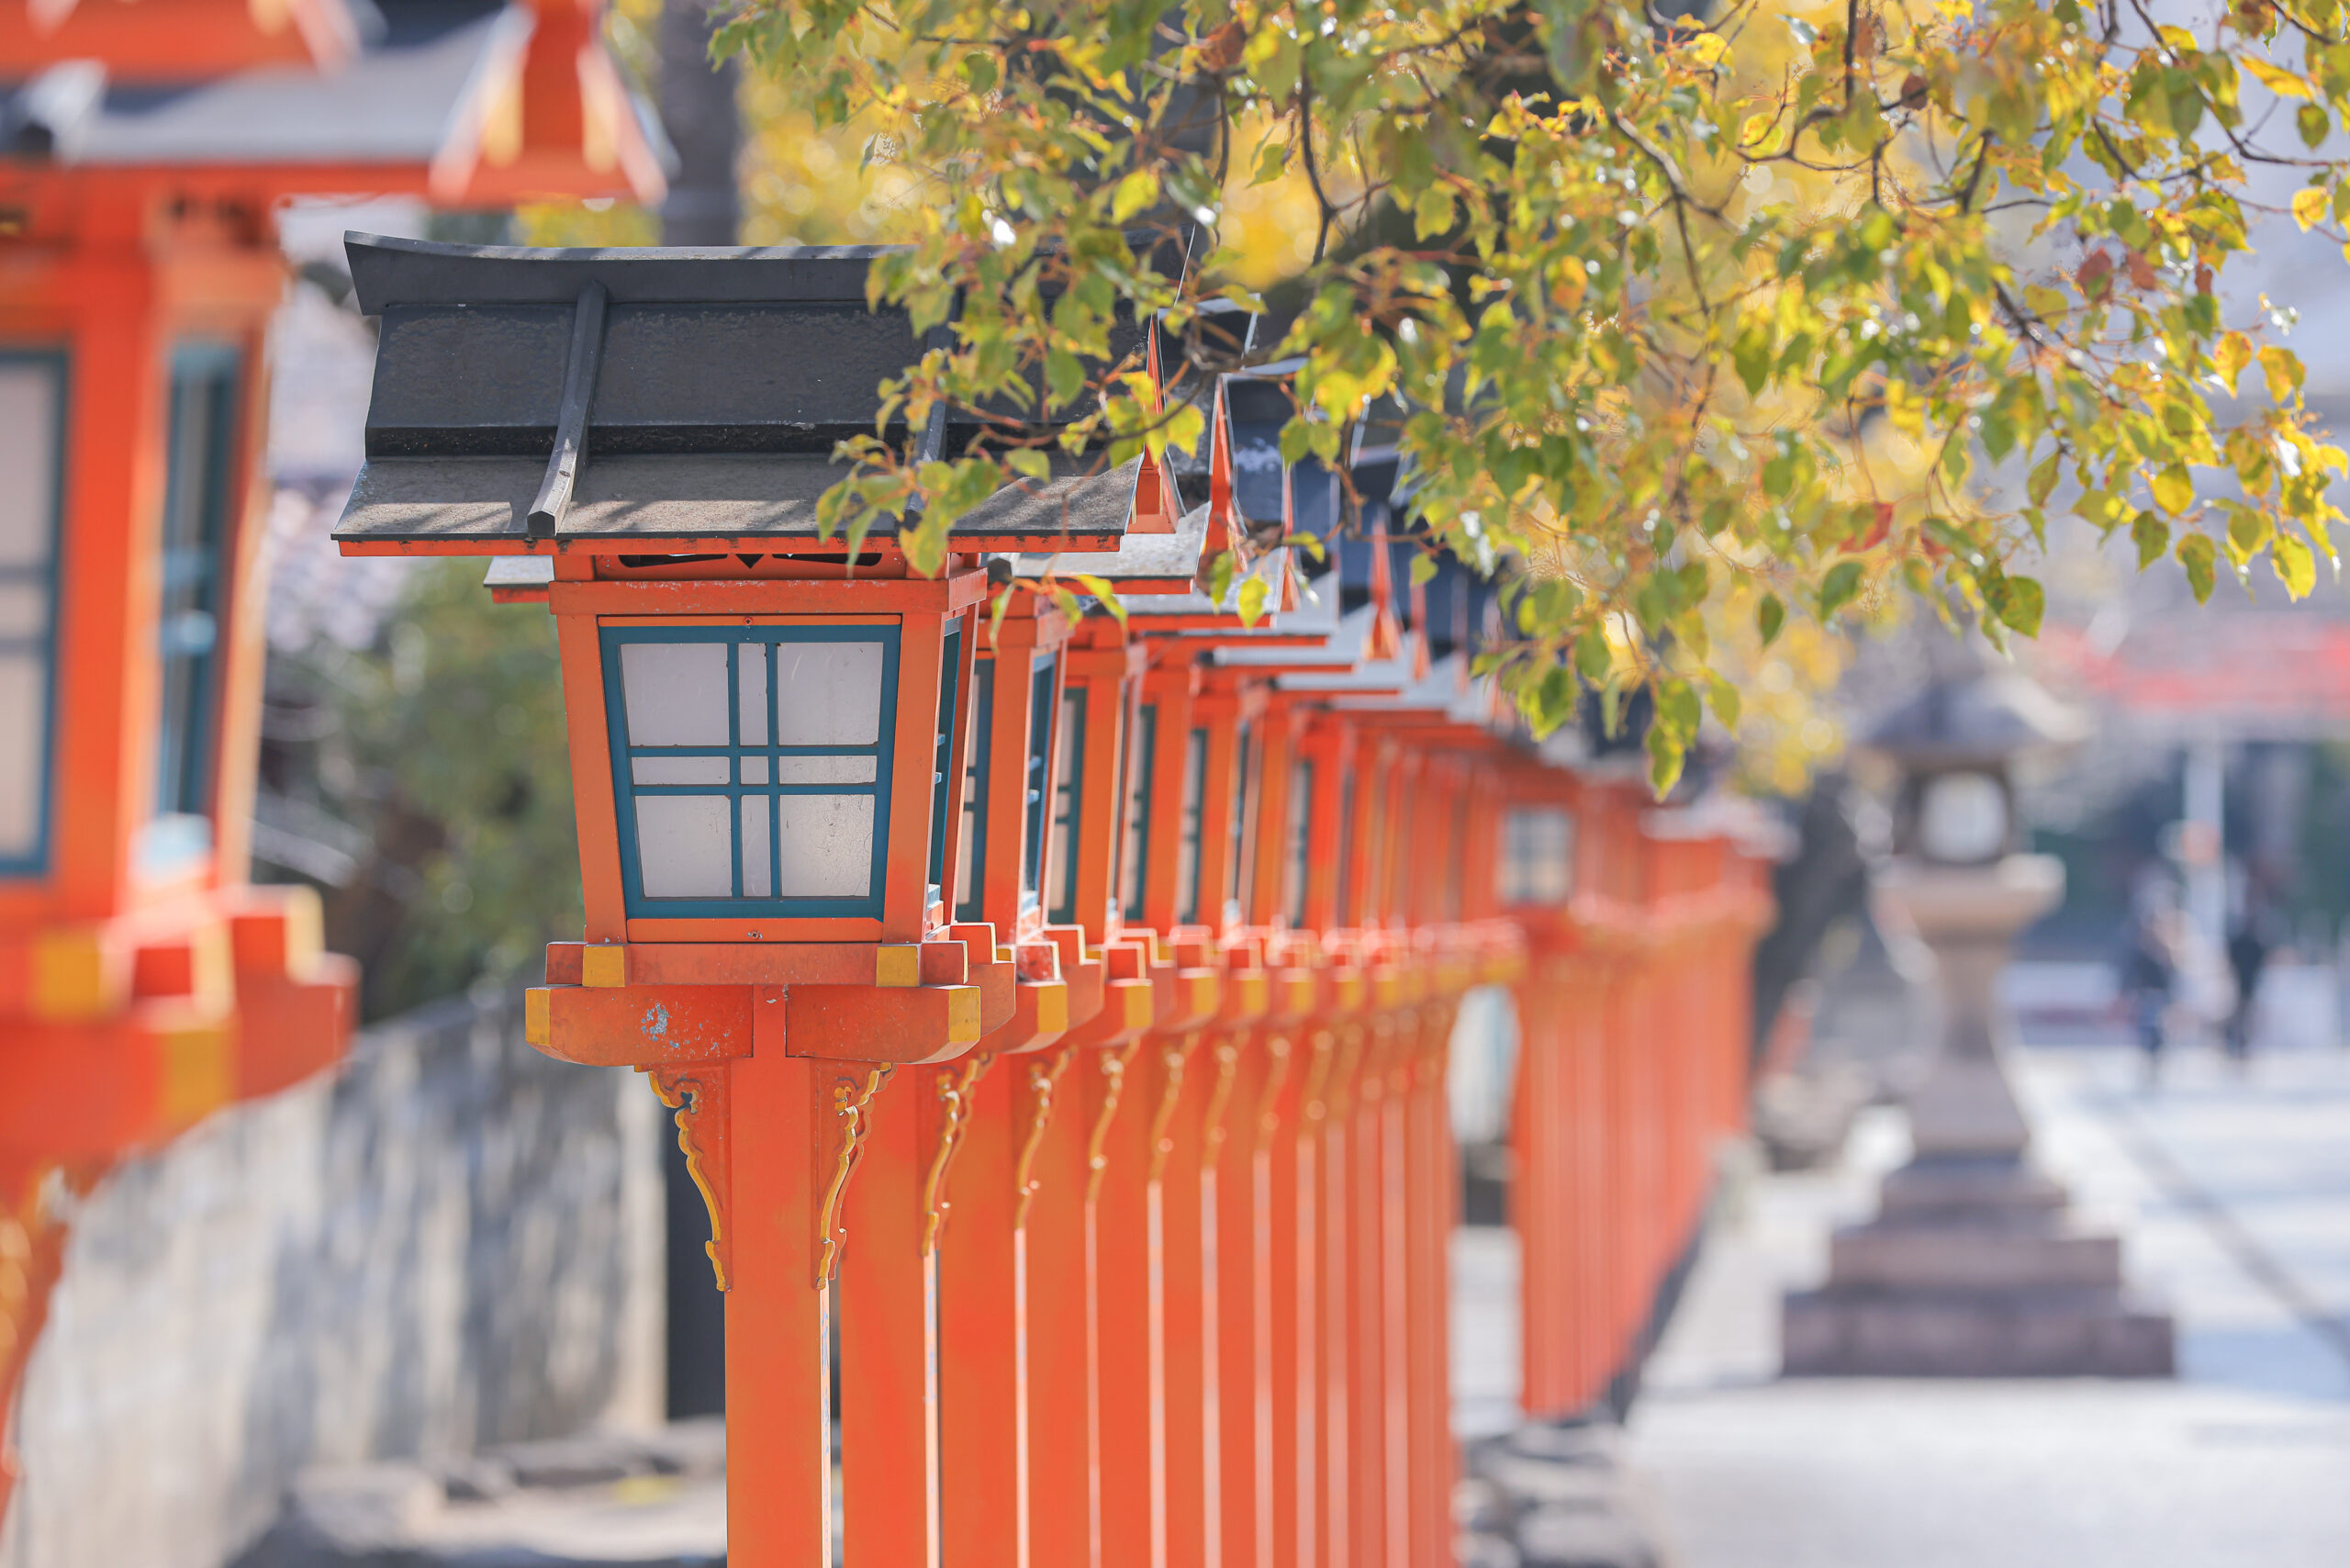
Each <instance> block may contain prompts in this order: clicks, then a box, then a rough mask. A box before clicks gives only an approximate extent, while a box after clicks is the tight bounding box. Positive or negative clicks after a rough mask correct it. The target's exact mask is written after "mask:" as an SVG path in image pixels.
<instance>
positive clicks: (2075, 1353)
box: [1781, 1288, 2175, 1377]
mask: <svg viewBox="0 0 2350 1568" xmlns="http://www.w3.org/2000/svg"><path fill="white" fill-rule="evenodd" d="M1781 1334H1782V1344H1783V1347H1784V1352H1785V1363H1784V1367H1783V1371H1784V1373H1785V1375H1786V1376H1789V1377H2168V1376H2170V1375H2172V1373H2173V1372H2174V1370H2175V1351H2174V1347H2173V1334H2172V1326H2171V1320H2170V1318H2169V1316H2167V1315H2166V1314H2165V1313H2162V1312H2160V1311H2157V1310H2154V1308H2152V1307H2150V1306H2148V1305H2144V1304H2142V1303H2139V1302H2135V1301H2133V1300H2132V1299H2131V1298H2129V1297H2127V1296H2125V1295H2123V1294H2121V1293H2119V1292H2112V1291H2099V1290H2083V1291H2040V1292H2024V1291H2019V1292H2014V1293H2011V1294H2004V1295H1995V1294H1977V1293H1956V1292H1953V1293H1949V1294H1931V1293H1924V1292H1918V1293H1903V1294H1893V1293H1887V1292H1866V1291H1852V1290H1843V1289H1838V1288H1830V1289H1829V1290H1825V1291H1815V1292H1810V1293H1807V1294H1796V1295H1790V1296H1788V1297H1787V1299H1786V1304H1785V1314H1784V1316H1783V1318H1782V1328H1781Z"/></svg>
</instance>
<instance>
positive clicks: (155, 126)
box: [0, 0, 670, 206]
mask: <svg viewBox="0 0 2350 1568" xmlns="http://www.w3.org/2000/svg"><path fill="white" fill-rule="evenodd" d="M11 9H13V10H15V11H17V12H22V11H24V10H25V7H22V6H17V7H12V8H11ZM282 9H283V11H284V15H282V16H278V15H274V8H272V7H263V6H252V7H248V6H244V5H241V4H236V3H234V0H144V3H142V4H140V5H139V6H120V5H116V4H104V3H99V0H91V3H89V4H83V5H79V6H72V5H70V4H69V6H68V7H67V10H66V14H65V15H64V17H63V19H62V23H61V24H59V25H58V26H57V27H56V28H55V29H54V30H53V31H48V32H43V31H42V30H41V29H40V28H39V27H38V26H31V25H26V24H21V23H17V24H11V25H9V26H6V27H0V124H5V127H6V151H8V152H12V153H15V154H17V156H19V157H24V158H27V159H28V160H30V161H31V162H33V165H34V167H36V168H42V167H50V168H55V169H58V170H62V171H72V170H77V169H105V170H139V171H148V172H156V171H176V172H187V171H193V170H199V169H200V170H204V171H207V173H210V174H221V173H222V172H224V171H241V172H242V173H243V175H244V177H245V178H247V179H248V180H258V181H259V182H260V183H261V184H262V185H263V186H265V187H267V188H270V189H274V190H275V191H277V192H280V193H285V192H292V191H307V190H345V189H349V190H380V191H389V190H405V189H413V188H421V189H423V190H424V191H425V192H426V193H427V194H429V195H430V196H431V197H432V199H433V200H435V201H436V202H439V203H441V204H442V205H449V206H458V205H470V206H481V205H500V204H505V203H510V202H512V201H515V200H518V199H520V198H523V197H526V196H552V195H573V196H579V195H596V194H604V195H612V196H633V197H635V198H636V199H638V200H643V201H651V200H657V199H658V198H659V196H661V194H662V191H663V189H664V188H665V179H664V172H663V165H664V162H666V160H667V159H668V158H669V157H670V152H669V149H668V143H667V141H666V139H665V138H664V137H663V135H662V133H661V129H660V126H659V124H658V122H657V121H656V120H655V118H654V116H653V113H652V111H651V109H650V108H649V107H648V106H646V105H645V104H644V103H643V100H642V99H641V98H639V97H638V96H637V95H635V94H634V93H633V92H632V91H631V90H630V89H629V88H628V87H627V86H626V84H624V83H623V81H622V80H621V76H620V74H619V73H618V71H617V69H616V67H615V66H614V65H613V63H612V62H611V60H610V57H609V56H608V55H607V54H606V53H605V52H604V50H603V48H602V46H601V45H600V43H599V42H598V41H597V29H598V28H599V23H600V17H599V5H598V3H597V0H541V3H540V4H537V5H536V6H526V5H520V4H514V5H509V4H504V3H502V0H374V3H372V4H367V5H364V6H357V5H351V4H346V0H287V4H286V5H285V6H284V7H283V8H282ZM248 10H250V11H251V12H252V17H246V16H245V15H244V13H246V12H247V11H248ZM134 12H135V13H137V15H135V16H134V15H131V13H134ZM150 13H152V14H151V15H150ZM557 61H559V62H560V64H559V66H558V67H557V68H556V69H553V70H545V69H540V70H535V71H534V70H533V67H534V65H537V66H543V65H545V64H546V63H547V62H557ZM526 75H529V76H530V77H531V82H532V86H531V92H530V94H528V95H525V94H524V93H523V91H522V88H523V81H524V77H525V76H526ZM518 98H520V99H522V100H523V102H522V112H521V116H520V121H521V123H520V127H519V129H518V128H516V127H514V126H513V125H511V124H509V118H511V110H512V106H513V103H514V101H515V100H516V99H518Z"/></svg>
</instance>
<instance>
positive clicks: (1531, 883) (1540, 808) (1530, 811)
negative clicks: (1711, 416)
mask: <svg viewBox="0 0 2350 1568" xmlns="http://www.w3.org/2000/svg"><path fill="white" fill-rule="evenodd" d="M1581 825H1582V824H1581V823H1578V822H1577V821H1576V820H1575V813H1574V811H1573V810H1572V808H1571V807H1568V806H1563V805H1547V804H1537V803H1532V802H1524V803H1517V804H1513V805H1510V806H1509V807H1507V808H1505V810H1504V811H1503V812H1502V832H1501V841H1502V852H1501V865H1500V868H1499V870H1500V879H1499V880H1500V888H1499V891H1500V893H1501V902H1502V903H1503V904H1504V905H1505V907H1509V908H1514V909H1537V908H1540V909H1550V908H1557V907H1561V906H1563V905H1565V904H1567V903H1569V902H1572V900H1573V898H1574V895H1575V853H1576V849H1577V843H1576V839H1577V835H1578V833H1579V831H1580V829H1581ZM1553 829H1556V830H1557V831H1555V832H1553V831H1552V830H1553ZM1552 873H1556V875H1555V876H1554V875H1552Z"/></svg>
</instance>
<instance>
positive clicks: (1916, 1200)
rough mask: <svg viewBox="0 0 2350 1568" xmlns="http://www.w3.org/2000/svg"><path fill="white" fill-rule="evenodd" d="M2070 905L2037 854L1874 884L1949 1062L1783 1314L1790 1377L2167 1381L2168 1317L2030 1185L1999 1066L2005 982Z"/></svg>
mask: <svg viewBox="0 0 2350 1568" xmlns="http://www.w3.org/2000/svg"><path fill="white" fill-rule="evenodd" d="M2063 891H2064V871H2063V868H2062V867H2061V866H2059V865H2058V864H2057V863H2056V862H2054V861H2053V860H2051V859H2049V858H2047V857H2042V856H2028V855H2011V856H2008V857H2005V858H2003V859H2000V860H1997V861H1994V862H1992V863H1990V864H1989V865H1987V866H1980V867H1949V866H1925V865H1919V864H1916V863H1902V864H1897V865H1896V866H1894V867H1893V868H1890V869H1888V871H1887V872H1886V874H1885V875H1884V876H1883V877H1882V878H1881V879H1880V881H1879V885H1878V890H1877V893H1878V900H1879V902H1880V904H1881V905H1883V906H1884V907H1885V910H1886V914H1887V915H1889V916H1893V917H1896V918H1897V919H1900V920H1903V921H1906V922H1907V923H1908V924H1910V925H1911V926H1913V927H1915V928H1916V930H1917V933H1918V935H1919V938H1920V939H1921V940H1922V941H1924V943H1925V944H1926V946H1928V947H1929V948H1930V949H1931V951H1932V952H1933V955H1934V961H1935V968H1936V970H1937V973H1938V974H1939V976H1940V980H1941V990H1942V1009H1943V1023H1942V1048H1941V1050H1940V1052H1939V1053H1938V1054H1937V1056H1936V1058H1935V1061H1934V1065H1933V1067H1932V1070H1930V1072H1929V1073H1928V1075H1927V1077H1926V1081H1925V1082H1924V1083H1923V1084H1922V1085H1921V1086H1920V1087H1919V1090H1918V1092H1917V1094H1916V1095H1915V1096H1914V1097H1913V1099H1912V1101H1911V1103H1910V1107H1909V1115H1910V1126H1911V1130H1912V1136H1913V1138H1914V1140H1915V1146H1916V1153H1915V1154H1914V1155H1913V1157H1912V1158H1911V1159H1910V1162H1909V1163H1908V1165H1906V1166H1904V1167H1903V1168H1902V1169H1900V1170H1897V1171H1895V1172H1893V1174H1891V1175H1890V1176H1888V1177H1886V1181H1885V1187H1884V1191H1883V1195H1882V1206H1881V1208H1880V1210H1879V1212H1878V1214H1877V1216H1876V1218H1874V1219H1873V1220H1871V1221H1870V1222H1868V1223H1867V1224H1865V1225H1862V1226H1853V1227H1851V1228H1849V1229H1846V1230H1843V1231H1840V1232H1839V1233H1838V1234H1837V1236H1836V1238H1835V1240H1834V1243H1833V1246H1832V1250H1831V1253H1830V1270H1829V1279H1828V1283H1827V1284H1826V1286H1825V1287H1823V1288H1822V1289H1820V1290H1818V1291H1812V1292H1807V1293H1804V1294H1796V1295H1791V1296H1789V1297H1788V1298H1787V1301H1786V1307H1785V1316H1784V1320H1783V1330H1782V1332H1783V1335H1784V1345H1785V1372H1786V1373H1787V1374H1788V1375H1790V1376H1837V1375H1842V1376H1863V1377H1886V1376H1894V1377H1898V1376H1919V1377H2018V1376H2059V1377H2061V1376H2073V1377H2080V1376H2089V1377H2167V1376H2169V1375H2170V1373H2171V1372H2172V1370H2173V1331H2172V1325H2171V1320H2170V1317H2169V1316H2168V1315H2167V1314H2165V1313H2162V1312H2160V1311H2156V1310H2154V1309H2151V1308H2149V1307H2147V1306H2145V1305H2143V1304H2141V1303H2140V1302H2138V1301H2136V1300H2135V1299H2133V1297H2132V1295H2131V1294H2130V1293H2129V1292H2128V1291H2127V1290H2126V1288H2125V1286H2124V1284H2123V1282H2122V1275H2121V1241H2120V1239H2119V1238H2115V1237H2111V1236H2099V1235H2095V1234H2090V1233H2087V1232H2085V1231H2082V1230H2081V1229H2079V1228H2078V1227H2077V1226H2075V1225H2074V1224H2073V1223H2072V1222H2071V1218H2070V1215H2069V1214H2068V1212H2067V1204H2068V1199H2067V1196H2066V1193H2065V1189H2064V1188H2063V1187H2062V1186H2061V1185H2059V1184H2058V1183H2057V1182H2053V1181H2051V1180H2050V1179H2049V1178H2048V1177H2047V1176H2046V1175H2044V1174H2042V1172H2040V1171H2038V1170H2034V1169H2032V1167H2031V1162H2030V1159H2029V1155H2030V1149H2031V1128H2030V1126H2029V1125H2028V1124H2027V1123H2026V1122H2025V1120H2024V1116H2023V1112H2022V1110H2021V1108H2020V1106H2019V1105H2018V1104H2017V1102H2016V1097H2015V1091H2014V1089H2013V1088H2012V1087H2011V1086H2010V1085H2009V1082H2008V1079H2007V1074H2006V1072H2005V1071H2004V1070H2002V1067H2001V1063H2000V1051H1999V1036H1998V1028H1997V1013H1996V1007H1997V981H1998V976H1999V970H2000V969H2001V968H2002V967H2003V966H2004V965H2005V963H2006V962H2007V955H2008V948H2009V944H2010V943H2011V942H2012V941H2013V939H2014V936H2015V934H2016V933H2017V932H2018V931H2020V930H2021V929H2022V928H2023V927H2024V926H2025V925H2026V924H2029V923H2031V921H2032V920H2034V919H2037V918H2038V917H2039V916H2040V915H2041V914H2042V913H2043V912H2045V911H2046V910H2048V909H2049V908H2051V907H2053V905H2054V903H2055V902H2056V901H2057V899H2058V898H2059V897H2060V896H2061V895H2062V893H2063Z"/></svg>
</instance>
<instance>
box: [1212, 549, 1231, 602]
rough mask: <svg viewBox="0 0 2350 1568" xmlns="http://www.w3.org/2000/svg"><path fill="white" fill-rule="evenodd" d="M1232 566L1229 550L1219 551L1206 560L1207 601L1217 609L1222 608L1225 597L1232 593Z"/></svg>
mask: <svg viewBox="0 0 2350 1568" xmlns="http://www.w3.org/2000/svg"><path fill="white" fill-rule="evenodd" d="M1233 565H1234V563H1233V554H1232V552H1231V551H1229V550H1219V551H1217V552H1216V553H1215V554H1214V555H1213V556H1211V557H1210V558H1209V560H1208V600H1209V602H1210V603H1212V604H1214V605H1215V606H1216V607H1217V608H1218V609H1222V608H1223V606H1224V599H1225V595H1226V594H1228V593H1230V592H1231V591H1232V573H1233Z"/></svg>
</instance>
